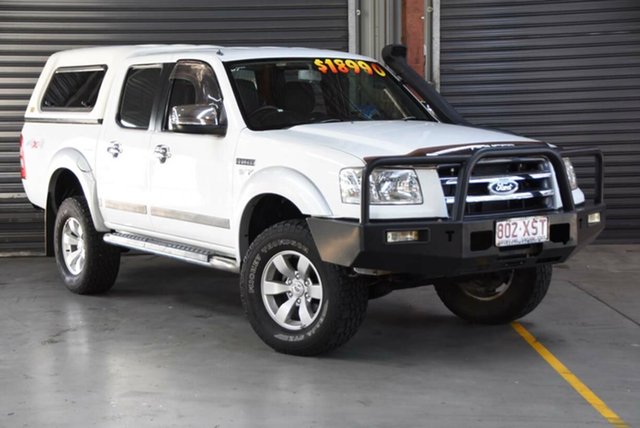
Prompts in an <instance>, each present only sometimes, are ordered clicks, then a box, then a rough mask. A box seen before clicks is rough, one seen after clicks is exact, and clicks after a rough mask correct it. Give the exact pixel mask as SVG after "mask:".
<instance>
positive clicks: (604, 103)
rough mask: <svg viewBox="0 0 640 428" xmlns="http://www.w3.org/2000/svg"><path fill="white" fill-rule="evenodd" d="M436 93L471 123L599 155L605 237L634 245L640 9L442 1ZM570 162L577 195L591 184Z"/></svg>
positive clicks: (618, 3) (623, 0) (546, 1)
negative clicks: (577, 182) (575, 176)
mask: <svg viewBox="0 0 640 428" xmlns="http://www.w3.org/2000/svg"><path fill="white" fill-rule="evenodd" d="M441 7H442V10H441V14H442V21H441V63H440V64H441V67H440V72H441V90H442V93H443V94H444V96H446V97H447V99H448V100H449V101H451V102H452V104H453V105H455V106H456V107H457V108H458V109H459V110H460V111H461V112H462V113H463V114H464V115H465V116H466V117H467V118H468V119H469V120H470V121H472V122H473V123H476V124H481V125H486V126H491V127H497V128H502V129H508V130H511V131H514V132H516V133H518V134H522V135H526V136H530V137H534V138H539V139H542V140H544V141H548V142H550V143H553V144H557V145H559V146H563V147H576V146H590V145H596V146H599V147H600V148H601V149H602V150H603V152H604V153H605V158H606V178H605V199H606V202H607V205H608V207H609V214H608V225H607V229H606V230H605V232H604V233H603V235H602V238H601V240H600V242H619V243H623V242H624V243H638V242H640V174H639V173H638V171H639V170H640V2H638V1H637V0H609V1H606V2H603V1H595V0H539V1H536V2H532V1H529V0H502V1H497V0H443V1H442V6H441ZM583 165H584V163H583V162H577V165H576V170H577V172H578V175H579V180H580V184H581V187H583V188H585V190H587V192H588V193H590V192H591V191H592V189H593V185H594V183H593V177H592V176H591V175H590V173H589V170H588V169H586V168H584V166H583Z"/></svg>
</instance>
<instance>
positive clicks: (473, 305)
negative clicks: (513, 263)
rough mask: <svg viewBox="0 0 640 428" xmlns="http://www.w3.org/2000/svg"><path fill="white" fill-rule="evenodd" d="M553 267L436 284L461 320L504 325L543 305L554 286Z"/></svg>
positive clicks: (498, 273)
mask: <svg viewBox="0 0 640 428" xmlns="http://www.w3.org/2000/svg"><path fill="white" fill-rule="evenodd" d="M551 270H552V268H551V265H542V266H537V267H534V268H525V269H514V270H511V271H504V272H493V273H489V274H482V275H475V276H468V277H461V278H452V279H447V280H443V281H441V282H439V283H437V284H436V291H437V293H438V296H439V297H440V300H442V302H443V303H444V304H445V306H446V307H447V308H449V310H450V311H451V312H453V313H454V314H456V315H457V316H459V317H460V318H463V319H465V320H467V321H471V322H475V323H481V324H503V323H508V322H511V321H513V320H515V319H518V318H521V317H523V316H525V315H526V314H528V313H529V312H531V311H532V310H534V309H535V308H536V307H537V306H538V305H539V304H540V302H541V301H542V299H543V298H544V296H545V295H546V293H547V290H548V289H549V284H550V282H551Z"/></svg>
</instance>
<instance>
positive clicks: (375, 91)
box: [227, 58, 433, 130]
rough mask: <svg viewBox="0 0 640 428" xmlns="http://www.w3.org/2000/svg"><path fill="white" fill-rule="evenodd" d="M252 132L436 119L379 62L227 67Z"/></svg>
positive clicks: (289, 62) (317, 61)
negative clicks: (311, 125) (333, 124)
mask: <svg viewBox="0 0 640 428" xmlns="http://www.w3.org/2000/svg"><path fill="white" fill-rule="evenodd" d="M227 70H228V72H229V74H230V76H231V81H232V83H233V86H234V90H235V92H236V96H237V97H238V98H239V100H240V103H239V104H240V108H241V110H242V114H243V116H244V119H245V122H246V124H247V126H248V127H249V128H250V129H253V130H265V129H281V128H288V127H290V126H294V125H302V124H309V123H329V122H342V121H368V120H427V121H432V120H433V119H432V118H431V116H429V114H428V113H427V112H426V110H425V108H424V107H422V106H421V105H420V103H419V102H418V101H417V100H416V99H415V98H413V96H411V95H410V94H409V93H408V92H407V91H406V90H405V89H404V88H403V87H402V86H401V85H400V83H399V82H398V81H397V80H396V79H395V78H394V77H392V76H391V75H390V74H389V72H388V71H387V70H385V69H384V68H383V67H382V66H380V65H379V64H377V63H372V62H369V61H360V60H358V61H356V60H351V59H347V60H343V59H336V58H315V59H314V58H310V59H307V58H304V59H290V60H273V59H270V60H260V61H243V62H234V63H229V64H227Z"/></svg>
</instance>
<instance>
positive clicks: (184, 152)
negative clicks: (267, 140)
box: [149, 60, 234, 248]
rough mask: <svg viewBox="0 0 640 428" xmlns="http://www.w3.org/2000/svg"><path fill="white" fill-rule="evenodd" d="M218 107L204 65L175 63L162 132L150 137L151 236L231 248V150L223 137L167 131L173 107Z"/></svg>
mask: <svg viewBox="0 0 640 428" xmlns="http://www.w3.org/2000/svg"><path fill="white" fill-rule="evenodd" d="M187 105H218V106H221V105H222V96H221V92H220V88H219V86H218V82H217V79H216V76H215V73H214V71H213V69H212V68H211V66H210V65H209V64H207V63H205V62H203V61H196V60H183V61H178V62H177V63H176V65H175V67H174V69H173V72H172V73H171V77H170V92H169V95H168V102H167V105H166V107H165V109H164V115H163V119H162V126H161V127H160V129H158V130H157V131H156V132H155V133H154V134H153V135H152V137H151V151H152V153H153V154H154V157H155V158H154V159H153V161H152V162H151V166H150V171H149V172H150V175H149V177H150V178H149V182H150V197H149V205H150V208H149V212H150V215H151V222H152V225H153V229H154V231H156V232H158V233H161V234H163V235H165V236H167V237H170V238H171V239H172V240H178V241H183V242H187V241H188V242H190V243H194V244H200V245H202V246H205V247H209V248H217V247H220V246H223V247H231V246H232V245H233V244H232V239H231V232H230V218H231V173H232V165H233V155H234V153H233V150H234V145H233V144H232V142H230V141H228V140H229V138H227V137H226V136H224V135H213V134H210V133H209V134H198V133H184V132H180V130H177V129H173V130H170V129H169V127H168V126H167V125H168V117H169V114H170V113H171V111H172V108H173V107H177V106H187Z"/></svg>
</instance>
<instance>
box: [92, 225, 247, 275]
mask: <svg viewBox="0 0 640 428" xmlns="http://www.w3.org/2000/svg"><path fill="white" fill-rule="evenodd" d="M104 242H107V243H109V244H112V245H117V246H120V247H125V248H131V249H134V250H140V251H144V252H147V253H152V254H158V255H160V256H167V257H172V258H174V259H179V260H182V261H185V262H189V263H195V264H198V265H202V266H207V267H212V268H215V269H221V270H226V271H229V272H235V273H238V272H239V271H240V267H239V266H238V264H237V263H236V261H235V260H234V259H232V258H230V257H224V256H220V255H216V254H215V253H213V252H212V251H211V250H206V249H204V248H198V247H192V246H190V245H184V244H179V243H176V242H169V241H163V240H160V239H154V238H149V237H147V236H142V235H135V234H133V233H107V234H105V235H104Z"/></svg>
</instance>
